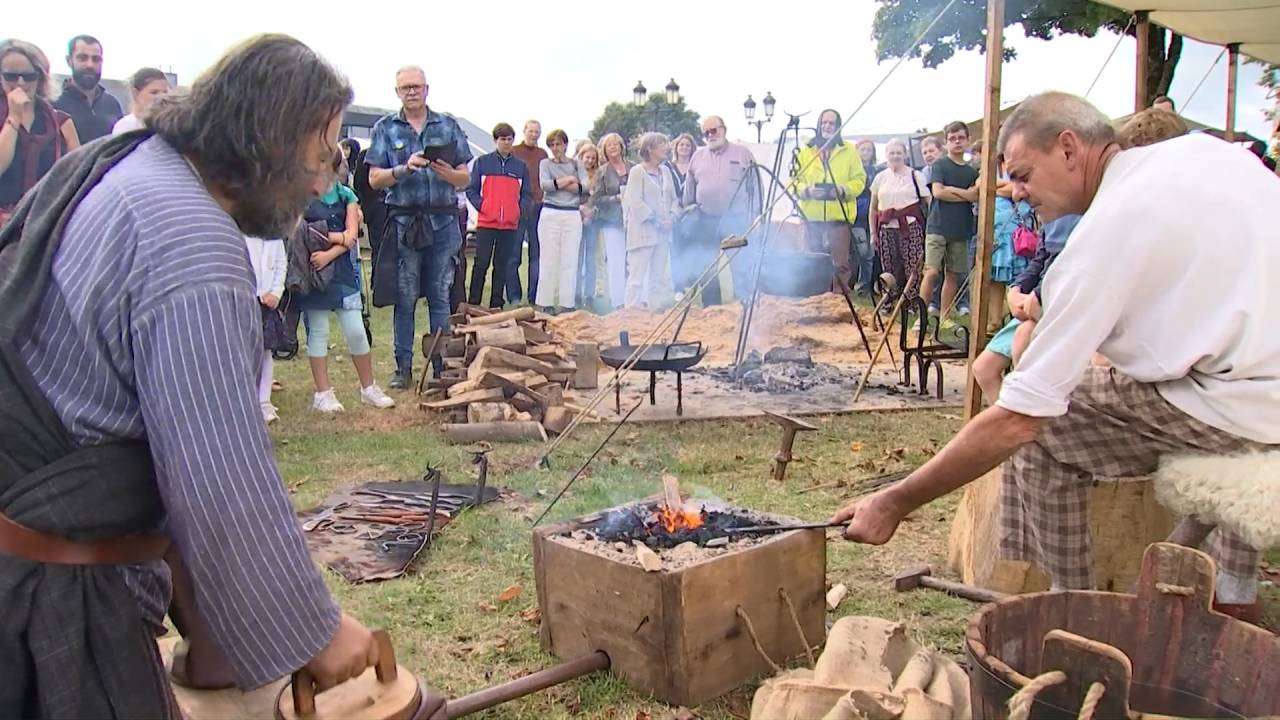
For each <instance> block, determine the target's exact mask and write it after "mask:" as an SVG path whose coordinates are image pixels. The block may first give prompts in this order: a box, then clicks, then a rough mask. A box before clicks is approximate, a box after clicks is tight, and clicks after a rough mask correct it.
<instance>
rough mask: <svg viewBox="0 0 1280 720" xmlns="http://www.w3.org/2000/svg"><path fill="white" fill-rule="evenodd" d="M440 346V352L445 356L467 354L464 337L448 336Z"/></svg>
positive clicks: (457, 356)
mask: <svg viewBox="0 0 1280 720" xmlns="http://www.w3.org/2000/svg"><path fill="white" fill-rule="evenodd" d="M440 347H441V352H440V354H441V355H442V356H444V357H446V358H460V357H463V356H464V355H466V354H467V341H466V338H448V339H446V340H444V342H442V343H441V344H440Z"/></svg>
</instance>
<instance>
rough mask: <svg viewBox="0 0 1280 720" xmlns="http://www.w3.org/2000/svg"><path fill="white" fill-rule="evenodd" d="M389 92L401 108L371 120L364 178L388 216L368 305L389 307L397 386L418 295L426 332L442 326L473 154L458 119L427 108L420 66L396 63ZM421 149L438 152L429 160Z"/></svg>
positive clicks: (409, 350) (407, 361)
mask: <svg viewBox="0 0 1280 720" xmlns="http://www.w3.org/2000/svg"><path fill="white" fill-rule="evenodd" d="M396 94H397V95H399V96H400V101H401V103H402V105H403V108H402V109H401V110H400V112H398V113H395V114H392V115H388V116H386V117H384V118H382V119H381V120H379V121H378V123H377V124H376V125H374V126H373V141H372V145H371V146H370V148H369V152H368V154H367V155H366V156H365V162H366V163H367V164H368V165H369V167H370V170H369V184H370V185H371V186H372V187H373V188H374V189H377V190H386V193H387V196H386V201H387V221H386V225H385V226H384V228H383V230H382V243H381V245H380V247H379V250H378V255H377V257H375V258H374V260H373V304H374V305H376V306H378V307H385V306H387V305H394V306H395V310H394V312H393V321H392V328H393V330H394V334H395V356H396V372H395V374H394V375H393V376H392V377H391V382H390V383H388V386H389V387H390V388H392V389H396V390H403V389H405V388H407V387H409V386H410V384H411V383H412V381H413V347H414V340H415V339H416V337H417V330H416V328H415V325H414V315H415V311H416V309H417V304H418V298H420V297H425V298H426V299H427V312H428V314H429V315H430V323H431V324H430V327H431V332H433V333H434V332H435V331H437V330H447V329H448V327H449V284H450V283H451V282H452V281H453V274H454V267H455V265H456V263H457V255H458V248H459V247H460V246H461V244H462V233H461V232H460V230H459V228H458V204H457V192H458V190H460V189H462V188H465V187H466V186H467V184H468V183H469V182H470V181H471V174H470V173H469V172H468V171H467V163H469V162H471V157H472V156H471V148H470V146H469V145H468V144H467V136H466V133H464V132H463V130H462V127H461V126H460V125H458V121H457V120H454V119H453V117H451V116H449V115H446V114H444V113H440V112H437V111H435V110H432V109H430V108H428V107H427V78H426V74H425V73H424V72H423V71H422V68H419V67H416V66H408V67H404V68H401V69H400V70H399V71H398V72H397V73H396ZM424 150H430V151H431V152H432V153H438V154H440V155H442V156H443V159H440V158H439V157H438V158H437V159H434V160H428V159H427V157H426V156H424V155H423V151H424ZM375 231H376V230H375Z"/></svg>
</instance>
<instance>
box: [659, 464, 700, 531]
mask: <svg viewBox="0 0 1280 720" xmlns="http://www.w3.org/2000/svg"><path fill="white" fill-rule="evenodd" d="M662 495H663V499H662V505H660V506H659V507H658V508H657V509H656V510H654V512H653V516H652V517H650V518H649V520H650V522H649V523H648V524H649V525H650V526H654V525H657V524H658V523H661V524H662V527H664V528H666V529H667V533H668V534H671V533H674V532H676V531H677V530H697V529H698V528H700V527H702V523H703V518H702V508H700V507H699V508H693V507H690V506H689V505H686V504H685V503H684V501H683V500H681V499H680V481H679V480H678V479H676V476H674V475H671V474H666V473H664V474H663V476H662Z"/></svg>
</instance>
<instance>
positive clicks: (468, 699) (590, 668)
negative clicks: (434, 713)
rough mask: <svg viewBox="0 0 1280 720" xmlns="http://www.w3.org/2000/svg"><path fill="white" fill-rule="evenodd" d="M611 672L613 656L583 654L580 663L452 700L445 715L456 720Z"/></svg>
mask: <svg viewBox="0 0 1280 720" xmlns="http://www.w3.org/2000/svg"><path fill="white" fill-rule="evenodd" d="M608 669H609V656H608V655H605V654H604V652H603V651H600V650H597V651H595V652H593V653H591V654H590V655H583V656H582V657H580V658H578V659H576V660H570V661H569V662H564V663H560V664H559V665H556V666H554V667H549V668H547V669H546V670H539V671H538V672H536V673H534V674H532V675H526V676H524V677H522V678H517V679H515V680H512V681H510V682H505V683H502V684H501V685H495V686H493V687H491V688H485V689H484V690H480V691H478V692H473V693H471V694H470V695H463V696H462V697H460V698H457V699H455V700H450V701H449V703H448V705H447V706H446V708H445V712H446V714H447V715H448V717H449V720H453V718H460V717H463V716H465V715H470V714H472V713H478V712H480V711H481V710H488V709H489V708H491V707H495V706H497V705H501V704H502V703H505V702H511V701H512V700H516V699H518V698H522V697H524V696H526V695H532V694H533V693H536V692H538V691H540V690H546V689H547V688H549V687H554V686H556V685H560V684H561V683H566V682H569V681H570V680H573V679H575V678H580V677H582V676H583V675H590V674H591V673H593V672H598V671H600V670H608Z"/></svg>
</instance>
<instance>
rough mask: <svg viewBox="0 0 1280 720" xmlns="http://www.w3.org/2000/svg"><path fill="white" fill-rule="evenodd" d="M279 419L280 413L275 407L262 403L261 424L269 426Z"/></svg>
mask: <svg viewBox="0 0 1280 720" xmlns="http://www.w3.org/2000/svg"><path fill="white" fill-rule="evenodd" d="M279 419H280V413H279V411H278V410H277V409H276V406H275V405H272V404H271V403H269V402H264V403H262V422H264V423H266V424H267V425H270V424H271V423H273V422H275V421H277V420H279Z"/></svg>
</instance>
